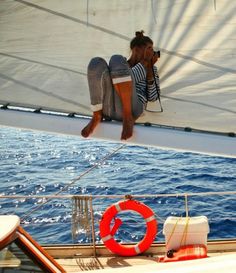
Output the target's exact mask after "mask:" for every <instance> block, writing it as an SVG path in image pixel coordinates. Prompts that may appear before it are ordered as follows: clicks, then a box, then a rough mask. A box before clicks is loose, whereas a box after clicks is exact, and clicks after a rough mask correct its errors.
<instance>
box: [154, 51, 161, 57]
mask: <svg viewBox="0 0 236 273" xmlns="http://www.w3.org/2000/svg"><path fill="white" fill-rule="evenodd" d="M155 55H156V56H157V57H158V58H160V57H161V51H160V50H158V51H154V56H155Z"/></svg>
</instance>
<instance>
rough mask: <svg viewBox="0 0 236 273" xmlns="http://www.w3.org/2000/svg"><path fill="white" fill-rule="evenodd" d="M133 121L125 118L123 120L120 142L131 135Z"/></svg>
mask: <svg viewBox="0 0 236 273" xmlns="http://www.w3.org/2000/svg"><path fill="white" fill-rule="evenodd" d="M133 127H134V119H133V118H128V119H127V118H126V119H124V120H123V130H122V134H121V140H126V139H128V138H130V137H132V135H133Z"/></svg>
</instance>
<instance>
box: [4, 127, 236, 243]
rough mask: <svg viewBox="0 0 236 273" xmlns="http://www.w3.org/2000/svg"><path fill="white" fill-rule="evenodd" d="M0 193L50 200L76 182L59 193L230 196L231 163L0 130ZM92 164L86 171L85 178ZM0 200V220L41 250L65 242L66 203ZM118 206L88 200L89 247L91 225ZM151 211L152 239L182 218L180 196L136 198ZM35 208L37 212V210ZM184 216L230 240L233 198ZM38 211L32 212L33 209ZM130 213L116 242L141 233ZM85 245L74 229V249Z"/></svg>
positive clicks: (195, 207)
mask: <svg viewBox="0 0 236 273" xmlns="http://www.w3.org/2000/svg"><path fill="white" fill-rule="evenodd" d="M0 141H1V145H0V160H1V161H0V162H1V168H0V182H1V183H0V194H1V195H27V196H33V195H48V194H57V193H58V191H60V190H61V189H62V188H63V187H65V186H67V185H68V184H69V183H71V182H72V181H73V179H75V178H78V177H79V176H81V175H82V174H84V175H83V176H82V177H81V179H78V180H76V181H75V183H74V184H72V185H71V186H70V187H68V188H67V190H66V191H63V193H62V194H77V195H79V194H96V195H115V194H121V195H125V194H133V195H134V194H160V193H185V192H197V193H198V192H199V193H201V192H209V191H214V192H215V191H216V192H217V191H235V186H236V159H230V158H223V157H212V156H207V155H199V154H193V153H180V152H175V151H167V150H160V149H156V148H150V147H140V146H131V145H125V146H124V147H122V149H120V150H119V151H118V152H116V153H115V154H114V155H112V156H111V157H110V158H109V159H107V160H105V161H104V162H103V163H102V164H99V165H97V163H98V162H99V161H100V160H101V159H102V158H104V157H105V156H106V155H108V154H110V153H111V152H112V151H114V150H116V149H117V148H118V147H120V146H121V145H122V144H121V143H109V142H102V141H95V140H85V139H82V138H80V137H70V136H62V135H51V134H44V133H38V132H37V133H36V132H29V131H21V130H17V129H9V128H0ZM94 165H97V166H96V168H94V169H93V170H92V171H90V172H88V173H87V174H85V172H86V171H87V170H88V169H89V168H91V167H92V166H94ZM44 201H45V199H36V198H30V199H0V210H1V214H17V215H19V216H20V217H21V218H22V225H23V226H24V228H25V229H26V230H27V231H28V232H29V233H30V234H31V235H32V236H33V237H34V238H36V239H37V240H39V242H40V243H72V236H71V215H72V208H71V207H72V201H71V200H70V199H53V200H51V201H50V202H48V203H47V204H45V205H43V206H42V202H44ZM116 201H117V199H99V198H98V199H95V200H93V205H94V206H93V207H94V216H95V225H96V240H97V241H99V240H100V238H99V231H98V223H99V220H100V219H101V215H102V213H103V211H104V210H105V208H107V207H108V206H109V205H110V204H112V203H114V202H116ZM139 201H142V202H144V203H145V204H146V205H148V206H150V207H151V208H152V209H153V210H154V211H155V213H156V215H157V217H158V222H159V225H158V231H159V234H158V236H157V238H156V241H163V240H164V237H163V235H162V232H161V230H162V225H163V221H164V220H165V219H166V217H168V216H170V215H176V216H181V215H182V216H184V215H185V206H184V198H183V197H168V198H164V197H161V198H145V199H139ZM40 205H41V206H40ZM188 206H189V214H190V216H197V215H206V216H207V217H208V219H209V224H210V234H209V238H222V237H227V238H235V237H236V217H235V211H236V196H235V195H228V196H205V197H189V199H188ZM35 208H37V210H34V209H35ZM143 227H144V222H143V220H142V219H141V217H140V216H139V215H137V214H135V215H134V214H132V215H131V214H130V215H128V214H126V218H125V223H124V224H123V225H122V227H121V228H120V230H119V232H118V235H117V239H120V240H122V241H139V240H140V238H142V236H143V233H144V232H145V229H144V228H143ZM77 241H78V242H84V243H86V242H90V237H89V236H87V234H86V232H85V230H83V229H79V234H78V237H77V239H76V242H77Z"/></svg>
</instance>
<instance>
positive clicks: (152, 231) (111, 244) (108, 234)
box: [100, 200, 157, 256]
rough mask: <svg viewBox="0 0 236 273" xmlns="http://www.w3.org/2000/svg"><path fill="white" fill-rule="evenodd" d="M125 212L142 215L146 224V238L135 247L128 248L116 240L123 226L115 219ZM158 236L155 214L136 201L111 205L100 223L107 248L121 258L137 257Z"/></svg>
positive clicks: (101, 234) (102, 237)
mask: <svg viewBox="0 0 236 273" xmlns="http://www.w3.org/2000/svg"><path fill="white" fill-rule="evenodd" d="M125 210H133V211H136V212H137V213H139V214H141V215H142V216H143V218H144V220H145V222H146V234H145V236H144V238H143V239H142V240H141V241H140V242H139V243H137V244H136V245H134V246H127V245H122V244H120V243H118V242H117V241H116V240H115V239H114V235H115V232H116V231H117V229H118V228H119V226H120V225H121V224H122V221H121V220H120V219H115V218H114V217H115V216H116V215H117V214H118V213H119V212H120V211H125ZM113 219H114V220H115V224H114V226H113V227H112V228H111V227H110V224H111V221H112V220H113ZM156 234H157V221H156V218H155V215H154V212H153V211H152V210H151V209H150V208H149V207H148V206H146V205H145V204H143V203H141V202H138V201H135V200H124V201H120V202H118V203H115V204H113V205H111V206H110V207H109V208H107V209H106V211H105V212H104V214H103V216H102V219H101V221H100V236H101V239H102V241H103V242H104V244H105V246H106V247H107V248H108V249H109V250H110V251H112V252H113V253H115V254H118V255H121V256H135V255H138V254H140V253H142V252H144V251H146V250H147V249H148V248H149V247H150V245H151V244H152V242H153V241H154V239H155V237H156Z"/></svg>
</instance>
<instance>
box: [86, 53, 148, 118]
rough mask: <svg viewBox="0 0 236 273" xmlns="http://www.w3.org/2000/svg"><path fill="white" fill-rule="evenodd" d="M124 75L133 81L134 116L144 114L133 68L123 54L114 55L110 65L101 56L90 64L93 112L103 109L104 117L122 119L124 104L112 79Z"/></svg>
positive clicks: (89, 75) (89, 80) (89, 83)
mask: <svg viewBox="0 0 236 273" xmlns="http://www.w3.org/2000/svg"><path fill="white" fill-rule="evenodd" d="M123 77H124V78H127V77H131V80H132V82H133V88H132V99H131V107H132V113H133V117H134V118H135V119H136V118H138V117H139V116H140V115H141V114H142V112H143V104H142V103H141V101H140V100H139V99H138V96H137V93H136V90H135V82H134V80H133V79H132V73H131V69H130V67H129V65H128V63H127V61H126V59H125V58H124V57H123V56H121V55H114V56H112V57H111V59H110V62H109V65H108V64H107V63H106V61H105V60H104V59H102V58H100V57H95V58H93V59H92V60H91V61H90V63H89V65H88V85H89V91H90V100H91V109H92V111H93V112H95V111H99V110H102V112H103V116H104V117H108V118H111V119H114V120H122V104H121V100H120V97H119V96H118V94H117V93H116V91H115V89H114V86H113V84H112V79H115V78H123Z"/></svg>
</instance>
